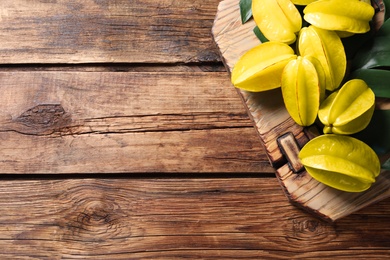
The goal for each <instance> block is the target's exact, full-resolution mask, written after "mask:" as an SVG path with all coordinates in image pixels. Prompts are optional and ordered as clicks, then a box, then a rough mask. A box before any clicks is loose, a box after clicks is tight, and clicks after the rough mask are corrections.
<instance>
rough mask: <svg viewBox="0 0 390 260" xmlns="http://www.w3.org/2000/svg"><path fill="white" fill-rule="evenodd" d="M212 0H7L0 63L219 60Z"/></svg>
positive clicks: (2, 14)
mask: <svg viewBox="0 0 390 260" xmlns="http://www.w3.org/2000/svg"><path fill="white" fill-rule="evenodd" d="M218 2H219V1H218V0H207V1H204V0H183V1H171V0H159V1H154V0H143V1H127V0H112V1H101V0H84V1H82V2H80V1H69V0H57V1H43V0H28V1H26V0H13V1H1V3H0V10H1V11H0V22H1V25H2V26H1V28H0V41H1V46H0V63H2V64H18V63H30V64H31V63H47V64H50V63H100V62H105V63H114V62H115V63H118V62H126V63H183V62H184V63H191V62H215V61H219V60H220V58H219V55H218V53H217V50H216V48H215V46H214V44H213V41H212V38H211V35H210V28H211V26H212V23H213V20H214V15H215V11H216V8H217V5H218Z"/></svg>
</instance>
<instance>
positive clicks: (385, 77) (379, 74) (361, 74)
mask: <svg viewBox="0 0 390 260" xmlns="http://www.w3.org/2000/svg"><path fill="white" fill-rule="evenodd" d="M350 78H351V79H362V80H364V81H365V82H366V83H367V85H368V86H369V87H370V88H371V89H372V91H374V93H375V96H377V97H384V98H390V84H389V82H390V70H380V69H358V70H355V71H353V72H352V73H351V74H350Z"/></svg>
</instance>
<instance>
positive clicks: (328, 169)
mask: <svg viewBox="0 0 390 260" xmlns="http://www.w3.org/2000/svg"><path fill="white" fill-rule="evenodd" d="M299 158H300V160H301V162H302V164H303V165H304V166H305V169H306V171H307V172H308V173H309V174H310V175H311V176H312V177H313V178H314V179H316V180H318V181H320V182H322V183H324V184H326V185H328V186H330V187H333V188H335V189H339V190H343V191H348V192H361V191H364V190H367V189H368V188H370V187H371V185H372V183H374V182H375V178H376V177H377V176H378V175H379V173H380V168H381V165H380V161H379V158H378V156H377V155H376V153H375V152H374V151H373V150H372V149H371V148H370V147H369V146H368V145H367V144H365V143H364V142H362V141H360V140H358V139H356V138H353V137H350V136H343V135H334V134H327V135H320V136H318V137H316V138H314V139H312V140H310V141H309V142H308V143H307V144H306V145H305V146H304V147H303V148H302V149H301V151H300V152H299Z"/></svg>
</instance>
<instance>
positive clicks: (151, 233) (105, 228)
mask: <svg viewBox="0 0 390 260" xmlns="http://www.w3.org/2000/svg"><path fill="white" fill-rule="evenodd" d="M0 213H1V214H0V247H1V249H2V250H0V258H1V259H15V258H17V259H62V258H66V259H76V258H77V259H80V258H82V259H129V258H136V259H167V258H169V259H177V258H190V259H198V258H202V259H253V258H256V259H271V258H272V259H291V258H296V259H331V258H335V257H336V258H337V259H350V258H354V259H372V258H375V259H386V257H387V256H388V255H389V254H390V243H389V237H390V226H389V225H388V223H389V221H390V200H388V199H387V200H384V201H382V202H380V203H378V204H376V205H375V206H370V207H369V208H366V209H365V210H362V211H360V212H359V213H356V214H352V215H350V216H348V217H346V218H344V219H342V220H339V221H338V222H337V223H336V224H334V223H333V224H331V223H327V222H324V221H321V220H319V219H318V218H314V217H312V216H310V215H307V214H306V213H305V212H302V211H301V210H299V209H298V208H296V207H294V206H292V205H291V204H290V203H288V202H287V201H286V200H285V197H284V195H283V193H282V192H281V190H280V187H279V185H278V184H277V180H276V179H275V178H271V179H270V178H265V179H263V178H228V179H225V178H222V179H208V178H205V179H125V178H120V179H115V178H114V179H88V178H87V179H58V180H51V179H46V180H39V179H30V180H29V179H24V180H6V179H3V180H2V181H1V182H0Z"/></svg>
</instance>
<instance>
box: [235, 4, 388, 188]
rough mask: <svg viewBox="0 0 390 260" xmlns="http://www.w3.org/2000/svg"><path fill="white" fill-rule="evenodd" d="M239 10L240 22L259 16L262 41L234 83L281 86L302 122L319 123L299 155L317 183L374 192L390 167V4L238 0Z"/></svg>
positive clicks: (238, 67) (250, 87)
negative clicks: (380, 17)
mask: <svg viewBox="0 0 390 260" xmlns="http://www.w3.org/2000/svg"><path fill="white" fill-rule="evenodd" d="M374 6H375V8H374ZM383 9H385V11H384V17H383V20H384V22H383V23H381V24H380V26H378V23H375V22H374V21H373V18H374V17H376V16H375V13H376V12H378V11H379V10H383ZM240 11H241V19H242V22H243V23H245V22H247V21H248V20H250V19H252V18H253V19H254V21H255V24H256V27H255V28H254V33H255V34H256V35H257V36H258V38H259V39H260V42H259V45H258V46H256V47H254V48H252V49H251V50H249V51H247V52H246V53H245V54H244V55H242V56H241V57H240V59H239V60H238V61H237V63H236V64H235V65H234V67H233V70H232V74H231V80H232V83H233V85H234V86H235V87H237V88H240V89H242V90H245V91H250V92H260V91H267V90H271V89H275V88H281V92H282V96H283V100H284V104H285V107H286V109H287V111H288V113H289V114H290V116H291V118H292V119H293V120H294V121H295V122H296V123H297V124H299V125H302V126H305V127H306V126H310V125H313V124H317V125H319V126H321V128H322V129H323V135H320V136H319V137H316V138H314V139H312V140H310V141H309V142H308V143H307V144H306V145H305V146H304V147H302V149H301V151H300V153H299V158H300V160H301V162H302V164H303V165H304V166H305V169H306V171H307V172H308V173H309V174H310V175H311V176H312V177H313V178H314V179H316V180H318V181H320V182H322V183H324V184H326V185H328V186H331V187H333V188H336V189H339V190H343V191H348V192H361V191H364V190H367V189H368V188H370V187H371V185H372V183H374V182H375V180H376V177H377V176H378V175H379V174H380V172H381V171H382V169H389V168H390V167H389V164H390V161H389V160H387V161H386V160H384V161H385V162H383V161H382V162H381V160H380V159H379V156H381V155H386V157H388V156H387V155H388V154H389V153H390V134H389V133H390V108H389V105H388V103H389V98H390V86H389V85H390V70H389V69H390V41H389V40H390V20H388V17H389V16H390V0H383V1H382V0H376V1H373V2H372V3H371V1H370V0H342V1H340V0H241V1H240ZM382 14H383V12H382ZM375 26H376V27H375ZM380 101H381V102H380ZM379 103H381V104H382V108H381V109H378V104H379ZM383 104H384V105H383ZM383 107H384V109H383Z"/></svg>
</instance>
